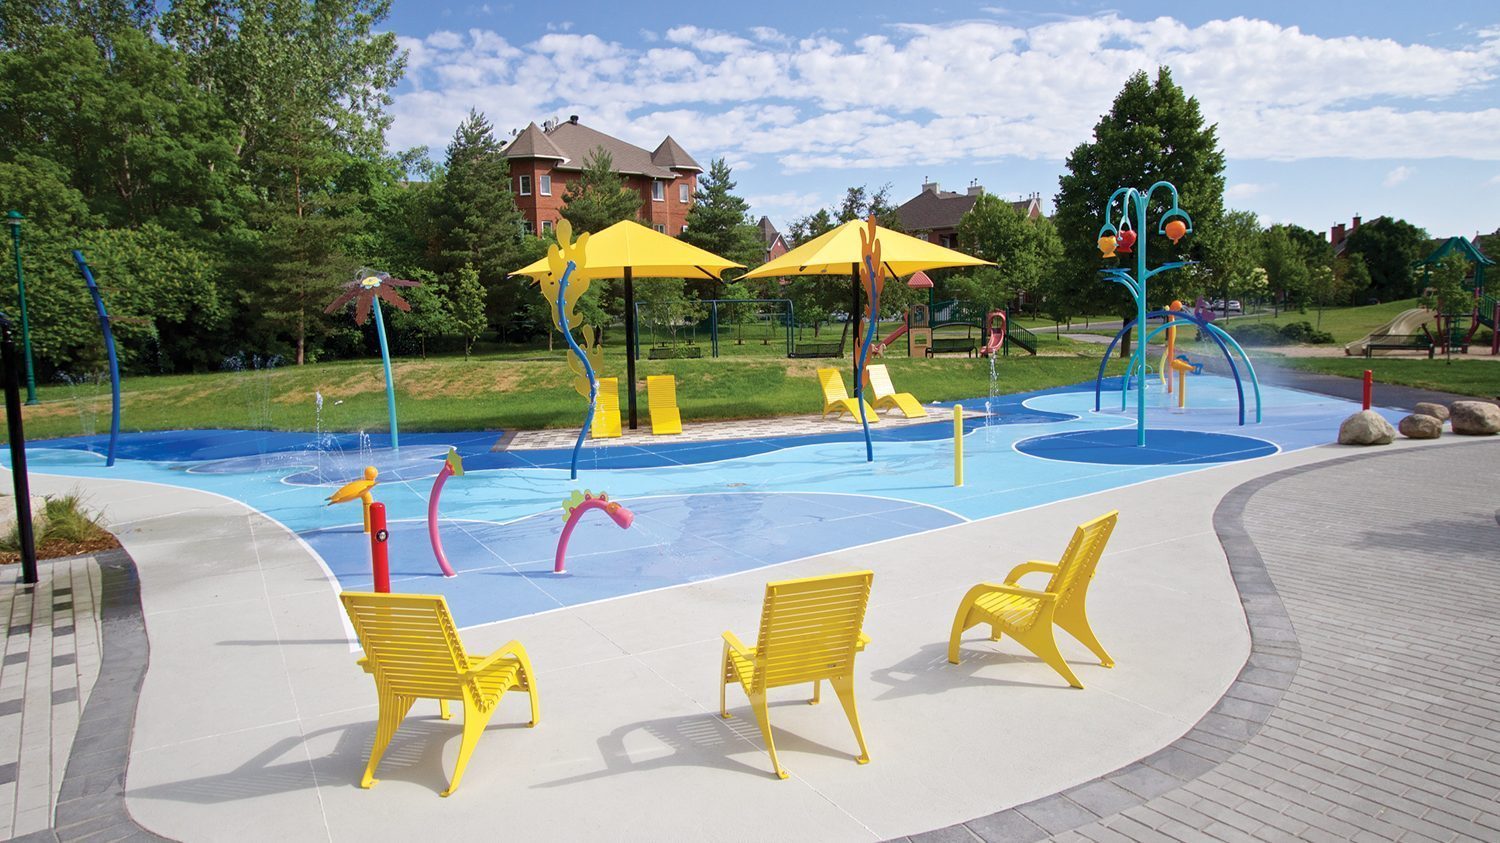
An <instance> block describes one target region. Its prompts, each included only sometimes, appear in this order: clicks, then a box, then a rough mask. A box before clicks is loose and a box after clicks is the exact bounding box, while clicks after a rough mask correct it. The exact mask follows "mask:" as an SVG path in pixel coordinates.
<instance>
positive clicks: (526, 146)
mask: <svg viewBox="0 0 1500 843" xmlns="http://www.w3.org/2000/svg"><path fill="white" fill-rule="evenodd" d="M505 157H506V158H555V159H557V160H558V161H566V160H568V156H566V155H564V154H563V151H562V150H561V149H558V148H557V144H555V143H553V142H552V140H551V139H550V138H548V137H547V134H546V133H545V132H543V131H542V127H541V126H538V125H537V124H536V123H535V122H532V123H530V124H528V125H527V126H526V128H524V129H522V130H521V133H520V134H519V135H516V137H515V139H514V140H512V141H511V142H510V143H509V144H508V145H507V146H506V147H505Z"/></svg>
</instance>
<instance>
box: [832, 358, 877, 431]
mask: <svg viewBox="0 0 1500 843" xmlns="http://www.w3.org/2000/svg"><path fill="white" fill-rule="evenodd" d="M818 385H819V386H821V387H822V388H823V418H825V419H826V418H828V414H829V413H833V414H834V416H833V417H834V418H838V417H840V416H842V415H843V414H845V413H848V414H849V415H851V416H853V417H854V420H855V421H859V402H858V401H856V400H854V399H853V398H850V397H849V392H848V391H847V390H845V389H844V377H843V375H840V374H839V370H838V369H819V370H818ZM865 420H866V421H868V422H870V423H871V424H874V423H876V422H878V421H880V416H877V415H876V414H875V408H874V407H871V406H870V405H869V404H868V403H866V404H865Z"/></svg>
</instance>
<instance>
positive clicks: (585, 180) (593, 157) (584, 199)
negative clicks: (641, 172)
mask: <svg viewBox="0 0 1500 843" xmlns="http://www.w3.org/2000/svg"><path fill="white" fill-rule="evenodd" d="M640 210H641V197H640V194H638V193H636V192H635V191H633V190H631V189H629V188H627V187H626V186H625V179H624V178H622V177H621V176H620V174H619V173H616V172H615V161H614V157H613V156H611V155H610V154H609V152H608V150H606V149H604V148H603V147H598V148H596V149H595V150H594V151H592V152H590V153H589V154H588V155H586V156H584V159H583V172H581V173H579V174H578V178H576V179H574V180H573V181H570V182H568V187H567V189H566V190H564V191H563V207H562V215H563V219H566V220H567V221H568V222H570V223H572V224H573V232H574V234H575V235H577V234H582V233H584V232H589V233H593V232H596V231H602V230H604V229H606V228H608V227H610V226H612V225H614V224H615V223H617V222H619V221H620V220H629V219H635V218H636V215H637V214H639V213H640Z"/></svg>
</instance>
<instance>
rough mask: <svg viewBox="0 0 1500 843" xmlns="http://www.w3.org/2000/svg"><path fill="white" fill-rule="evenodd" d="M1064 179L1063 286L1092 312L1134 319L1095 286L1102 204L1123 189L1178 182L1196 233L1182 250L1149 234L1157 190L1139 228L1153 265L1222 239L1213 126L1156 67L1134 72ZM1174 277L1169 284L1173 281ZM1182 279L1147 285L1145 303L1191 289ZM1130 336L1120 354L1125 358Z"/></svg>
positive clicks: (1200, 253) (1110, 287)
mask: <svg viewBox="0 0 1500 843" xmlns="http://www.w3.org/2000/svg"><path fill="white" fill-rule="evenodd" d="M1067 170H1068V171H1067V173H1065V174H1064V175H1063V176H1062V177H1061V178H1060V179H1059V180H1058V187H1059V189H1058V193H1057V197H1056V200H1055V203H1054V204H1055V207H1056V211H1055V215H1054V217H1053V219H1054V221H1055V222H1056V224H1057V231H1058V235H1059V236H1060V237H1061V238H1062V242H1063V255H1064V259H1063V264H1062V267H1061V273H1062V281H1063V283H1064V284H1065V285H1067V286H1068V287H1069V288H1071V289H1073V290H1075V291H1076V292H1077V295H1078V300H1079V301H1080V302H1083V303H1085V306H1086V307H1088V309H1090V310H1095V311H1096V312H1115V313H1119V314H1120V315H1122V316H1124V317H1127V318H1129V317H1132V316H1134V315H1135V307H1134V303H1133V302H1132V301H1131V299H1130V297H1129V296H1128V295H1127V294H1126V293H1125V292H1124V291H1123V290H1122V289H1120V288H1119V287H1118V286H1117V285H1115V284H1110V283H1108V282H1105V281H1101V280H1100V279H1099V277H1098V274H1097V270H1099V269H1100V268H1101V267H1103V265H1104V264H1103V262H1102V260H1101V258H1100V255H1099V250H1098V248H1096V246H1095V241H1096V240H1097V239H1098V231H1099V226H1100V225H1101V224H1102V223H1103V222H1104V217H1103V211H1104V203H1105V202H1106V201H1108V200H1109V197H1110V194H1111V193H1113V192H1114V191H1115V189H1116V188H1120V187H1137V188H1142V189H1144V188H1147V187H1149V186H1151V185H1152V184H1153V183H1155V182H1157V181H1159V180H1163V179H1165V180H1166V181H1169V182H1171V183H1173V184H1174V185H1176V186H1177V189H1178V191H1179V192H1180V195H1181V197H1182V202H1181V205H1182V208H1183V209H1184V210H1186V211H1187V212H1188V213H1189V214H1190V215H1191V216H1192V218H1193V232H1194V233H1193V234H1192V235H1191V236H1190V237H1189V238H1188V239H1187V240H1185V241H1183V242H1182V244H1181V246H1180V247H1178V246H1174V245H1173V244H1172V242H1171V241H1170V240H1168V239H1167V238H1166V237H1163V236H1161V235H1159V234H1157V233H1156V228H1155V225H1156V220H1157V219H1159V215H1160V214H1161V213H1162V212H1163V211H1165V210H1166V208H1167V207H1169V206H1168V205H1163V204H1162V202H1161V198H1160V197H1161V194H1160V193H1158V194H1157V201H1156V202H1154V203H1153V206H1152V207H1151V208H1150V209H1149V210H1148V211H1147V221H1148V223H1149V225H1150V230H1149V231H1147V232H1137V234H1138V235H1140V236H1141V238H1142V239H1143V240H1145V241H1147V242H1146V246H1147V248H1148V250H1149V251H1148V255H1149V256H1150V258H1151V263H1152V264H1157V263H1161V262H1165V261H1167V260H1171V259H1173V258H1189V259H1194V260H1204V261H1211V259H1212V254H1213V250H1214V248H1215V247H1216V246H1217V245H1218V239H1217V238H1219V237H1221V236H1222V235H1221V233H1220V232H1219V231H1218V223H1219V219H1220V217H1221V216H1222V215H1223V208H1224V153H1223V152H1222V151H1221V150H1220V149H1219V141H1218V134H1217V131H1216V128H1215V127H1214V126H1206V125H1204V122H1203V114H1202V112H1201V110H1200V109H1199V107H1198V100H1197V99H1196V98H1193V97H1189V96H1187V95H1186V94H1185V93H1184V92H1183V90H1182V88H1180V87H1178V86H1177V85H1176V84H1175V83H1174V82H1173V81H1172V73H1171V71H1170V70H1168V69H1167V68H1165V67H1162V68H1159V69H1158V70H1157V73H1156V80H1155V82H1152V80H1151V79H1150V78H1149V77H1147V75H1146V74H1145V73H1144V72H1137V73H1136V74H1134V75H1133V76H1131V77H1130V79H1129V80H1128V81H1127V82H1126V83H1125V87H1124V88H1123V89H1121V91H1120V93H1119V95H1118V96H1116V97H1115V101H1114V105H1113V106H1112V107H1111V108H1110V111H1109V113H1108V114H1106V115H1104V116H1103V117H1101V118H1100V119H1099V122H1098V123H1096V124H1095V125H1094V138H1093V140H1091V141H1089V142H1087V143H1082V144H1079V145H1078V147H1077V148H1075V149H1074V150H1073V152H1072V154H1070V155H1069V156H1068V160H1067ZM1174 274H1175V275H1176V276H1177V277H1176V278H1174V277H1173V275H1174ZM1185 278H1186V276H1184V275H1182V274H1181V273H1164V274H1162V275H1159V276H1157V277H1156V278H1153V279H1152V281H1151V284H1150V285H1149V287H1148V295H1149V296H1150V299H1151V301H1150V304H1151V306H1153V307H1155V306H1159V305H1163V304H1166V303H1168V302H1170V301H1171V300H1172V299H1173V298H1180V297H1181V296H1183V295H1185V294H1187V293H1189V292H1194V291H1190V290H1188V289H1185V285H1184V280H1185ZM1128 345H1129V338H1128V337H1127V338H1126V341H1125V342H1124V343H1122V348H1121V354H1128V353H1129V351H1128V348H1127V347H1128Z"/></svg>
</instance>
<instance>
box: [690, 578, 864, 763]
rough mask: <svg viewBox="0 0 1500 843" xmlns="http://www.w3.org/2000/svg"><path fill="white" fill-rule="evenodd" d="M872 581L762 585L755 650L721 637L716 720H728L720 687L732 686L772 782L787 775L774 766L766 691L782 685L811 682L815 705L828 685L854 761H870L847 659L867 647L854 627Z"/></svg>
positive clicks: (850, 661) (731, 635)
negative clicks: (849, 729) (766, 758)
mask: <svg viewBox="0 0 1500 843" xmlns="http://www.w3.org/2000/svg"><path fill="white" fill-rule="evenodd" d="M874 578H875V574H874V573H872V572H870V571H859V572H857V573H852V574H833V575H830V576H822V577H807V578H806V579H800V580H785V581H783V582H773V583H767V584H766V602H765V604H764V606H763V607H762V608H761V612H760V637H759V639H757V641H756V644H755V646H754V647H746V646H745V645H744V644H741V643H740V639H738V638H736V637H735V635H734V633H733V632H725V633H724V662H723V664H722V666H721V667H720V676H719V714H720V716H722V717H724V718H725V719H728V717H729V711H728V710H727V709H726V708H725V707H724V688H725V686H727V685H728V684H729V683H730V682H739V683H740V686H741V687H743V688H744V689H745V695H746V696H748V697H749V698H750V708H751V710H753V711H754V712H755V720H756V722H757V723H759V724H760V733H761V734H762V735H763V736H765V739H766V749H767V750H768V751H769V752H770V753H771V766H772V767H774V768H776V776H777V777H778V778H783V779H784V778H786V775H787V773H786V770H783V769H782V768H781V763H780V762H779V761H777V760H776V743H775V742H774V741H773V740H772V739H771V719H770V712H769V711H768V709H767V707H766V691H768V690H770V689H771V688H780V687H782V686H783V685H800V684H802V683H803V682H811V683H813V698H812V700H811V702H814V703H816V702H817V701H818V697H819V693H818V692H819V690H820V685H819V683H821V682H822V680H824V679H827V680H828V682H829V684H831V685H833V690H834V693H836V694H838V698H839V702H841V703H843V705H844V714H845V715H847V716H848V718H849V725H850V726H853V727H854V739H855V740H857V741H859V756H858V757H857V758H855V760H856V761H858V762H859V763H861V764H867V763H869V761H870V751H869V750H868V749H866V748H865V736H864V733H863V732H861V731H860V729H859V714H858V713H857V712H856V711H855V710H854V654H855V653H856V652H858V651H860V650H863V649H864V648H865V644H867V643H869V640H870V639H869V637H868V636H866V635H865V634H864V633H863V632H861V631H860V628H861V627H862V626H863V625H864V620H865V606H866V605H867V604H868V603H869V600H870V582H871V581H872V580H873V579H874Z"/></svg>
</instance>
